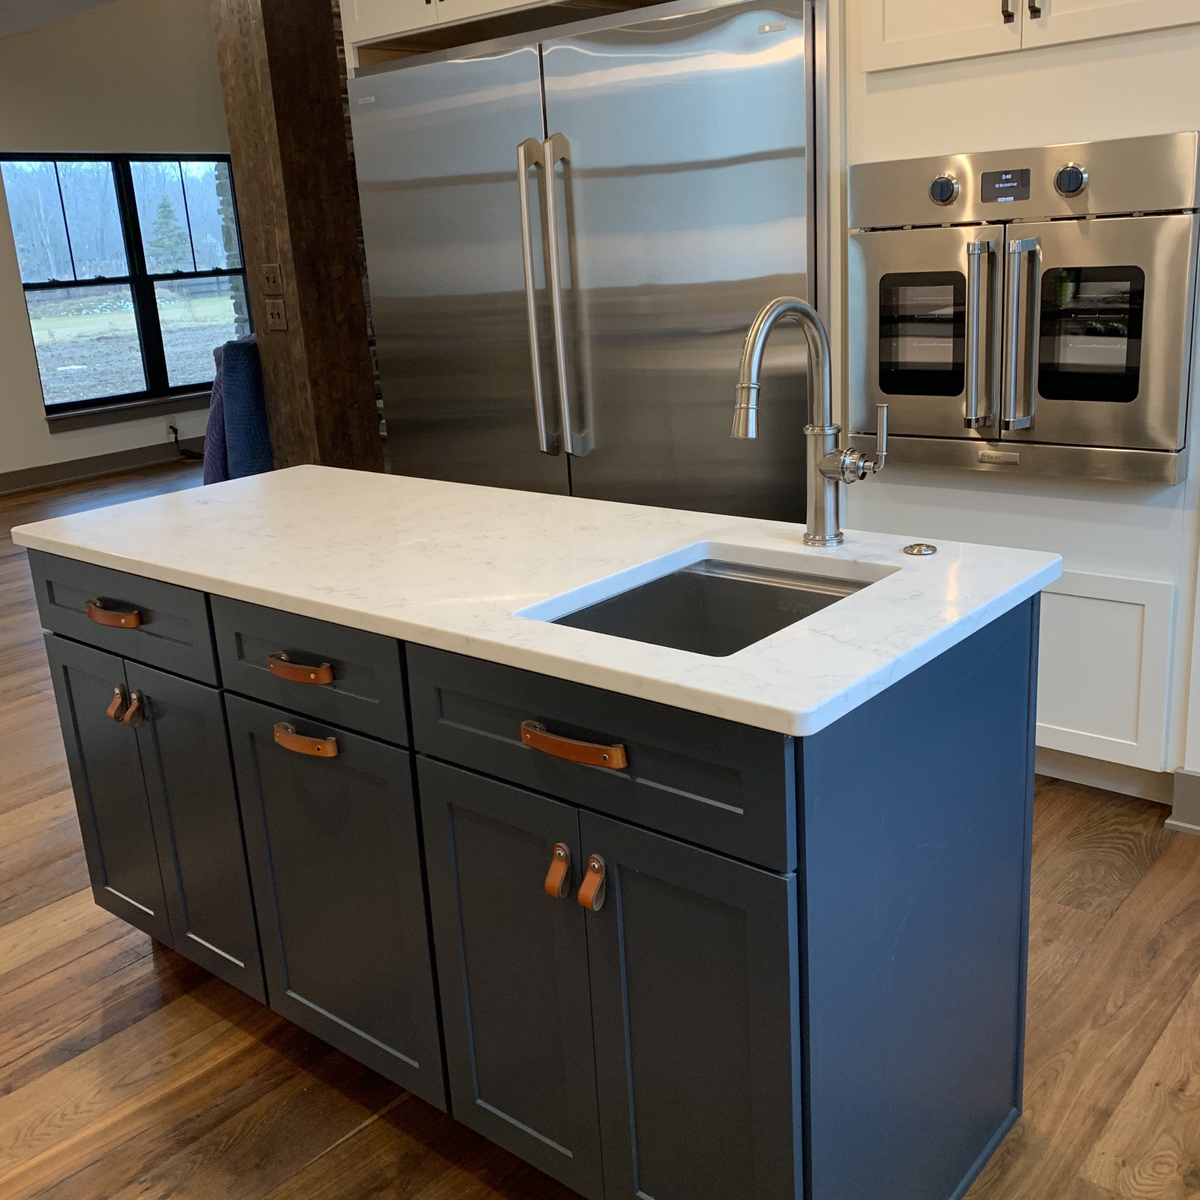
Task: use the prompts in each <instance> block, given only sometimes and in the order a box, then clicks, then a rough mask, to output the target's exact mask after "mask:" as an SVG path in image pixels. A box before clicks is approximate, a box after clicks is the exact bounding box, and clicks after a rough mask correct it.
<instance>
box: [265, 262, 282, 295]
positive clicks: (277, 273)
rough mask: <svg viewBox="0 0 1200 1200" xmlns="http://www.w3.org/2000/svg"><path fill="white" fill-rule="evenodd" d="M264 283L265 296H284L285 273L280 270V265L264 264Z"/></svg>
mask: <svg viewBox="0 0 1200 1200" xmlns="http://www.w3.org/2000/svg"><path fill="white" fill-rule="evenodd" d="M262 282H263V294H264V295H266V296H282V295H283V271H282V270H281V269H280V266H279V264H278V263H263V265H262Z"/></svg>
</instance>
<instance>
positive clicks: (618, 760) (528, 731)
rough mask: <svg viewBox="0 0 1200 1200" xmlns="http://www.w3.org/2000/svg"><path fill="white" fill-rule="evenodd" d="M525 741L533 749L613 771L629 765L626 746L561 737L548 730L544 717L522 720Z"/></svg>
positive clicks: (522, 732)
mask: <svg viewBox="0 0 1200 1200" xmlns="http://www.w3.org/2000/svg"><path fill="white" fill-rule="evenodd" d="M521 741H523V742H524V743H525V745H526V746H528V747H529V748H530V749H531V750H540V751H541V752H542V753H543V754H550V755H553V757H555V758H565V759H566V760H567V761H568V762H576V763H583V764H584V765H585V766H589V767H608V768H609V769H610V770H613V771H620V770H623V769H624V768H625V767H627V766H628V765H629V760H628V759H627V758H626V757H625V747H624V746H622V745H620V744H617V745H615V746H602V745H598V744H597V743H596V742H579V741H576V740H575V739H574V738H565V737H559V736H558V735H557V734H555V733H547V732H546V727H545V725H543V724H542V723H541V722H540V721H522V722H521Z"/></svg>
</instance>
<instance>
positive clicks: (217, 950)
mask: <svg viewBox="0 0 1200 1200" xmlns="http://www.w3.org/2000/svg"><path fill="white" fill-rule="evenodd" d="M125 674H126V678H127V680H128V683H129V688H130V690H131V693H132V692H136V693H137V694H138V695H139V697H140V703H141V705H142V708H143V711H144V714H145V715H144V718H143V720H142V723H141V724H140V725H139V726H138V727H137V738H138V744H139V747H140V750H141V756H142V766H143V774H144V776H145V780H146V792H147V795H148V796H149V798H150V804H151V809H152V811H153V812H154V815H155V819H156V824H157V827H158V831H159V838H158V841H159V847H158V849H159V864H160V868H161V871H162V880H163V887H164V891H165V895H166V901H167V909H168V911H169V912H170V915H171V927H172V932H173V934H174V939H173V943H172V944H173V945H174V947H175V949H176V950H178V951H179V953H180V954H184V955H187V957H188V958H191V959H193V960H194V961H195V962H198V963H199V964H200V965H201V966H203V967H205V968H206V969H207V970H209V971H211V972H212V973H213V974H214V975H219V976H220V977H221V978H222V979H224V980H226V982H228V983H232V984H233V985H234V986H235V987H238V988H241V989H242V991H244V992H247V993H249V994H250V995H251V996H253V997H254V998H255V999H256V1000H262V1001H265V1000H266V998H267V997H266V992H265V990H264V987H263V977H262V962H261V959H260V957H259V952H258V934H257V932H256V930H255V924H254V905H253V903H252V901H251V899H250V880H249V876H248V874H247V870H246V851H245V846H244V845H243V842H242V822H241V817H240V816H239V813H238V800H237V792H236V790H235V789H234V784H233V768H232V766H231V765H230V761H229V741H228V738H227V736H226V733H225V712H224V709H223V707H222V704H221V694H220V692H218V691H216V690H215V689H213V688H208V687H204V686H203V685H202V684H199V683H193V682H191V681H190V680H187V679H179V678H177V677H175V676H173V675H166V674H164V673H163V672H161V671H154V670H151V669H150V668H149V667H143V666H140V665H138V664H136V663H129V664H127V665H126V668H125Z"/></svg>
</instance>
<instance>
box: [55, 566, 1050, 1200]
mask: <svg viewBox="0 0 1200 1200" xmlns="http://www.w3.org/2000/svg"><path fill="white" fill-rule="evenodd" d="M32 561H33V565H34V570H35V582H36V584H37V587H38V596H39V601H40V603H41V605H42V614H43V622H44V623H45V624H46V625H47V627H48V628H52V629H57V630H58V631H59V634H60V635H62V636H50V637H48V639H47V644H48V647H49V653H50V659H51V666H52V671H53V675H54V684H55V694H56V697H57V700H58V705H59V712H60V717H61V721H62V725H63V731H64V736H65V739H66V744H67V754H68V760H69V763H70V768H71V777H72V783H73V785H74V788H75V794H76V800H77V803H78V807H79V813H80V823H81V828H82V830H83V836H84V843H85V849H86V851H87V856H88V864H89V869H90V872H91V876H92V882H93V889H94V892H95V895H96V898H97V902H98V903H100V904H102V905H104V906H105V907H106V908H109V909H110V910H111V911H113V912H115V913H118V914H119V915H121V916H123V917H125V918H126V919H127V920H129V921H130V922H131V923H133V924H135V925H138V926H139V927H140V928H142V929H145V930H146V931H147V932H148V933H150V934H151V935H152V936H154V937H156V938H159V939H161V940H162V941H164V942H168V943H170V944H173V945H175V946H176V948H178V949H179V950H181V951H182V952H183V953H185V954H189V955H190V956H191V957H193V958H194V959H195V960H196V961H197V962H201V963H203V965H205V966H207V967H209V968H210V969H211V970H213V971H214V972H216V973H217V974H219V975H221V976H222V977H223V978H225V979H228V980H229V981H230V982H232V983H235V984H236V985H237V986H239V987H241V988H243V989H244V990H246V991H247V992H249V993H250V994H252V995H256V996H258V997H259V998H264V997H266V996H268V995H269V998H270V1003H271V1004H272V1006H273V1007H274V1008H275V1009H276V1010H277V1011H279V1012H280V1013H282V1014H284V1015H285V1016H287V1017H289V1018H291V1019H292V1020H294V1021H296V1022H297V1023H298V1024H300V1025H302V1026H304V1027H305V1028H306V1029H309V1030H311V1031H312V1032H313V1033H315V1034H317V1035H319V1036H320V1037H322V1038H324V1039H325V1040H327V1041H328V1042H330V1043H331V1044H333V1045H335V1046H338V1047H339V1048H341V1049H342V1050H344V1051H345V1052H347V1053H348V1054H351V1055H352V1056H354V1057H355V1058H357V1059H359V1060H360V1061H362V1062H364V1063H366V1064H367V1065H369V1066H371V1067H373V1068H374V1069H375V1070H378V1071H379V1072H381V1073H382V1074H384V1075H386V1076H388V1077H389V1078H391V1079H394V1080H396V1081H397V1082H399V1083H401V1084H402V1085H404V1086H405V1087H408V1088H410V1089H411V1090H413V1091H414V1092H415V1093H417V1094H418V1095H420V1096H422V1097H424V1098H425V1099H427V1100H429V1101H430V1102H432V1103H434V1104H436V1105H438V1106H440V1107H449V1108H450V1109H451V1111H452V1112H453V1113H454V1115H455V1116H456V1117H457V1118H458V1119H459V1120H461V1121H463V1122H464V1123H466V1124H468V1125H470V1126H471V1127H472V1128H474V1129H476V1130H478V1131H479V1132H480V1133H482V1134H484V1135H485V1136H487V1137H489V1138H491V1139H492V1140H494V1141H496V1142H498V1143H500V1144H501V1145H504V1146H506V1147H508V1148H509V1149H511V1150H512V1151H514V1152H515V1153H516V1154H518V1155H520V1156H521V1157H523V1158H525V1159H527V1160H528V1161H529V1162H531V1163H533V1164H535V1165H536V1166H538V1167H540V1168H541V1169H542V1170H544V1171H546V1172H547V1173H549V1174H551V1175H553V1176H555V1177H556V1178H558V1179H560V1180H562V1181H563V1182H564V1183H566V1184H567V1185H569V1186H570V1187H572V1188H574V1189H575V1190H576V1191H578V1192H579V1193H580V1194H581V1195H583V1196H584V1197H586V1198H587V1200H635V1198H638V1197H642V1198H645V1197H653V1200H730V1198H734V1197H736V1198H737V1200H879V1198H881V1197H887V1200H959V1197H961V1196H962V1194H963V1193H964V1192H965V1191H966V1189H967V1187H968V1186H969V1184H970V1182H971V1180H972V1179H973V1178H974V1176H975V1175H976V1174H977V1173H978V1170H979V1169H980V1168H981V1167H982V1165H983V1164H984V1162H986V1160H987V1157H988V1156H989V1155H990V1153H991V1152H992V1150H993V1149H994V1148H995V1146H996V1145H997V1144H998V1142H999V1140H1000V1139H1001V1138H1002V1137H1003V1135H1004V1133H1005V1132H1006V1131H1007V1129H1008V1128H1010V1126H1011V1124H1012V1123H1013V1121H1015V1119H1016V1117H1017V1115H1018V1114H1019V1112H1020V1106H1021V1088H1022V1079H1021V1061H1022V1054H1023V1040H1024V994H1025V960H1026V949H1027V946H1026V941H1027V927H1028V909H1027V903H1028V899H1027V898H1028V872H1029V849H1030V835H1031V810H1032V795H1033V750H1034V701H1035V694H1036V684H1037V679H1036V660H1037V628H1038V612H1039V609H1038V602H1037V599H1036V598H1035V599H1033V600H1031V601H1028V602H1026V603H1025V604H1022V605H1020V606H1019V607H1017V608H1015V609H1013V610H1012V611H1011V612H1009V613H1007V614H1005V615H1004V616H1002V617H1000V618H999V619H997V620H995V621H994V622H992V623H991V624H989V625H987V626H985V627H983V628H982V629H980V630H978V631H977V632H975V633H974V634H973V635H971V636H970V637H968V638H967V639H966V640H965V641H963V642H961V643H960V644H959V645H957V646H955V647H953V648H952V649H950V650H948V651H947V652H945V653H944V654H942V655H941V656H940V657H938V658H936V659H934V660H933V661H932V662H930V663H928V664H927V665H925V666H923V667H922V668H920V669H919V670H917V671H915V672H914V673H912V674H911V675H909V676H907V677H905V678H903V679H901V680H899V681H898V682H896V683H894V684H893V685H891V686H890V687H888V688H887V689H886V690H885V691H883V692H882V693H880V694H879V695H878V696H876V697H875V698H874V699H872V700H870V701H868V702H867V703H865V704H863V705H861V706H860V707H858V708H857V709H855V710H853V711H852V712H850V713H849V714H848V715H847V716H845V717H843V718H842V719H840V720H839V721H837V722H836V723H834V724H833V725H831V726H829V727H828V728H826V729H825V730H823V731H822V732H820V733H818V734H816V735H814V736H812V737H808V738H804V739H793V738H789V737H785V736H783V735H780V734H775V733H770V732H767V731H763V730H758V729H752V728H747V727H745V726H740V725H738V724H736V723H733V722H729V721H721V720H717V719H715V718H711V717H706V716H702V715H700V714H696V713H691V712H684V711H681V710H676V709H672V708H669V707H664V706H662V705H658V704H652V703H649V702H647V701H644V700H639V699H635V698H632V697H627V696H620V695H614V694H611V693H607V692H603V691H600V690H597V689H595V688H589V687H585V686H583V685H579V684H574V683H569V682H565V681H562V680H556V679H550V678H547V677H545V676H541V675H537V674H535V673H531V672H528V671H520V670H515V669H513V668H510V667H504V666H500V665H497V664H494V663H487V662H483V661H480V660H477V659H472V658H469V657H466V656H463V655H457V654H451V653H447V652H445V651H440V650H433V649H429V648H426V647H420V646H412V645H410V646H407V647H401V646H400V645H399V644H398V643H397V642H395V641H393V640H391V639H388V638H382V637H379V636H378V635H374V634H364V633H359V632H358V631H355V630H351V629H346V628H344V627H341V626H334V625H328V624H326V623H324V622H320V621H313V620H310V619H308V618H300V617H296V616H292V615H285V614H274V613H272V612H271V611H270V610H268V609H263V608H260V607H256V606H252V605H245V604H239V603H234V602H232V601H226V600H221V599H219V598H215V597H212V598H210V597H206V596H204V595H202V594H198V593H192V592H188V591H187V590H186V589H182V588H172V587H168V586H167V585H162V584H155V583H153V581H148V580H139V579H137V578H135V577H132V576H122V575H120V574H119V573H117V572H104V571H102V570H101V569H99V568H91V567H86V566H85V565H83V564H75V563H71V562H69V561H68V560H64V559H58V558H54V557H53V556H47V555H39V556H35V557H34V558H33V559H32ZM93 592H95V593H96V596H95V597H93V596H92V593H93ZM95 598H99V599H101V600H111V601H119V602H120V603H122V604H126V605H130V606H134V605H136V606H137V607H138V611H139V613H140V614H141V615H142V616H144V617H145V623H144V624H145V627H141V626H139V627H138V628H136V629H133V630H125V629H120V630H114V629H112V628H109V627H102V626H94V621H95V614H94V613H93V615H92V616H91V617H89V616H88V615H87V605H86V601H87V599H95ZM210 613H212V614H213V616H214V617H215V621H216V637H215V642H214V634H213V625H212V620H211V618H210ZM84 642H91V643H92V644H90V645H87V644H82V643H84ZM114 649H115V650H116V651H119V652H120V653H117V652H108V651H112V650H114ZM217 649H219V654H220V672H218V666H217V653H216V651H217ZM280 651H284V652H286V653H287V654H288V657H289V661H292V662H296V661H299V662H310V661H311V662H312V663H313V664H314V665H315V664H318V663H326V664H328V666H329V669H330V670H331V671H332V672H333V674H334V679H333V680H331V681H329V682H326V683H321V684H319V685H314V686H308V685H307V684H305V683H304V682H303V681H297V680H296V679H294V678H293V679H287V678H281V677H280V676H278V675H276V674H273V673H272V672H271V670H270V668H269V666H268V665H267V663H268V661H269V659H270V658H271V656H272V655H275V654H277V653H279V652H280ZM405 660H407V675H406V673H405ZM189 673H190V674H191V675H193V676H194V678H185V677H183V676H186V675H188V674H189ZM218 678H223V680H224V690H223V691H221V690H218V689H217V688H216V687H213V686H209V685H210V684H211V683H212V682H215V681H216V680H217V679H218ZM116 689H123V690H124V692H125V693H126V695H128V694H130V693H132V692H133V691H136V692H138V693H139V695H141V696H142V697H143V702H144V708H143V712H142V716H143V718H144V719H143V723H142V724H140V725H137V726H136V728H135V727H131V726H128V725H126V724H125V723H124V722H122V721H120V720H112V719H110V717H109V715H108V714H107V713H106V706H107V705H108V704H109V703H110V702H111V700H112V697H113V695H114V691H115V690H116ZM238 693H242V694H238ZM525 721H536V722H537V723H538V724H539V725H541V726H543V727H544V729H545V730H546V731H547V732H548V734H550V735H554V736H557V737H559V738H575V739H581V740H585V741H589V742H594V743H599V744H601V745H604V746H610V747H611V746H613V745H616V744H618V743H619V744H620V745H621V746H622V747H623V751H624V757H625V759H626V764H625V765H624V766H621V767H619V768H618V769H609V768H606V767H600V766H588V765H584V764H582V763H580V762H571V761H565V760H564V759H562V758H558V757H553V756H551V755H549V754H547V753H543V752H541V751H540V750H538V749H534V748H532V747H531V746H530V745H528V744H526V743H525V742H524V741H523V739H522V735H521V725H522V722H525ZM281 726H286V727H288V728H290V729H291V730H292V731H293V732H294V733H296V734H299V735H301V736H308V737H314V738H319V739H322V740H323V741H324V742H326V743H328V742H329V741H330V740H331V739H336V742H337V750H338V752H337V755H336V756H327V757H323V756H322V755H320V754H318V755H311V754H308V755H306V754H301V753H297V752H296V751H295V748H294V747H292V748H290V749H289V747H288V745H286V744H280V741H279V738H278V736H277V729H278V727H281ZM410 730H411V734H410ZM230 740H231V744H232V761H231V758H230ZM284 740H285V742H286V739H284ZM235 766H236V772H235V770H234V767H235ZM556 847H563V848H564V849H565V852H566V854H567V855H568V857H569V859H570V869H569V872H568V874H567V877H566V880H565V886H564V888H563V889H562V892H561V894H559V893H557V892H556V893H555V894H554V895H550V894H548V893H547V891H546V887H545V880H546V876H547V872H548V870H549V868H550V866H551V863H552V862H553V861H554V856H555V849H556ZM592 857H595V858H596V860H597V861H599V862H602V863H603V866H604V873H605V890H604V895H603V902H602V903H599V904H594V905H591V906H589V907H587V908H585V907H583V906H581V905H580V904H579V903H578V901H577V897H578V894H579V891H580V886H581V884H582V883H583V881H584V871H585V864H586V863H587V862H588V860H589V858H592ZM260 945H261V958H260ZM260 964H261V965H260ZM264 970H265V983H266V987H265V989H264Z"/></svg>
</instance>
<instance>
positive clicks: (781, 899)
mask: <svg viewBox="0 0 1200 1200" xmlns="http://www.w3.org/2000/svg"><path fill="white" fill-rule="evenodd" d="M580 849H581V851H582V853H583V855H584V856H585V859H584V861H585V862H586V861H588V859H589V857H590V856H592V855H596V856H599V857H600V858H601V859H603V861H604V865H605V875H606V882H605V896H604V900H603V903H602V905H601V907H600V908H599V911H596V912H592V913H589V914H588V953H589V961H590V966H591V985H592V1012H593V1020H594V1027H595V1045H596V1069H597V1076H598V1083H599V1094H600V1113H601V1136H602V1144H603V1149H604V1173H605V1195H606V1197H607V1200H633V1198H634V1197H639V1196H641V1197H645V1196H653V1197H654V1198H655V1200H728V1197H730V1196H738V1197H741V1198H743V1200H781V1198H782V1197H799V1196H800V1195H801V1194H802V1191H803V1182H802V1172H801V1136H802V1135H801V1113H800V1071H799V1064H800V1029H799V1015H800V1005H799V962H798V949H797V947H798V942H797V907H796V904H797V902H796V880H795V876H794V875H788V876H780V875H772V874H770V873H768V872H766V871H762V870H759V869H757V868H755V867H750V866H747V865H745V864H743V863H738V862H734V861H732V860H730V859H727V858H723V857H721V856H719V855H716V854H712V853H710V852H708V851H705V850H700V849H697V848H695V847H693V846H687V845H684V844H682V843H680V842H676V841H674V840H673V839H671V838H666V837H662V836H660V835H657V834H653V833H649V832H647V831H645V830H641V829H636V828H634V827H632V826H629V825H625V824H623V823H621V822H617V821H611V820H608V819H606V818H604V817H598V816H594V815H592V814H590V813H582V814H581V816H580Z"/></svg>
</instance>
